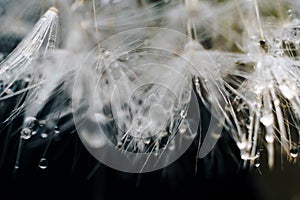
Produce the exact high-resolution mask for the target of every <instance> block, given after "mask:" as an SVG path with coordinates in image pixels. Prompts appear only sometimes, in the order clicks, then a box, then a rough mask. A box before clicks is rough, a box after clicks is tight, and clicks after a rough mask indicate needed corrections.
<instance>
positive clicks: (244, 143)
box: [237, 139, 247, 150]
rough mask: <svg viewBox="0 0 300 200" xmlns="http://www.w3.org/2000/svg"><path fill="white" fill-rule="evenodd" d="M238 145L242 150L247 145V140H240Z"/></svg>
mask: <svg viewBox="0 0 300 200" xmlns="http://www.w3.org/2000/svg"><path fill="white" fill-rule="evenodd" d="M237 146H238V148H239V149H240V150H242V149H245V148H246V147H247V140H245V139H242V140H241V141H238V142H237Z"/></svg>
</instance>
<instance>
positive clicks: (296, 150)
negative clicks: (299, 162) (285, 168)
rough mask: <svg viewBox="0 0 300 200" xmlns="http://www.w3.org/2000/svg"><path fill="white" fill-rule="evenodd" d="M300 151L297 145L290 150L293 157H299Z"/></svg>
mask: <svg viewBox="0 0 300 200" xmlns="http://www.w3.org/2000/svg"><path fill="white" fill-rule="evenodd" d="M298 153H299V149H298V148H297V147H293V148H292V149H291V150H290V155H291V156H292V157H293V158H297V157H298Z"/></svg>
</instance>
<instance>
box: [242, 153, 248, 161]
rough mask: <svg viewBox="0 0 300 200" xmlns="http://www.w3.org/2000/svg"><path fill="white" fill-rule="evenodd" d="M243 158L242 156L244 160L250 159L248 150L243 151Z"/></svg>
mask: <svg viewBox="0 0 300 200" xmlns="http://www.w3.org/2000/svg"><path fill="white" fill-rule="evenodd" d="M241 158H242V159H243V160H249V153H247V152H242V153H241Z"/></svg>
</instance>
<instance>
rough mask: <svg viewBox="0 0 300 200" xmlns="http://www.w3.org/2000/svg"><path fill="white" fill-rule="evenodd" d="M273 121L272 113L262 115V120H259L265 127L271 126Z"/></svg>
mask: <svg viewBox="0 0 300 200" xmlns="http://www.w3.org/2000/svg"><path fill="white" fill-rule="evenodd" d="M273 121H274V119H273V114H272V113H269V114H267V115H264V116H263V117H262V118H260V122H261V123H262V124H263V125H264V126H266V127H268V126H271V125H272V124H273Z"/></svg>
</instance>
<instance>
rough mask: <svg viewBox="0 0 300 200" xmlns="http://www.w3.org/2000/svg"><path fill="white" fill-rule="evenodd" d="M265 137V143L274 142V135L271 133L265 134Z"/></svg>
mask: <svg viewBox="0 0 300 200" xmlns="http://www.w3.org/2000/svg"><path fill="white" fill-rule="evenodd" d="M265 139H266V141H267V143H273V142H274V136H273V135H272V134H266V136H265Z"/></svg>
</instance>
